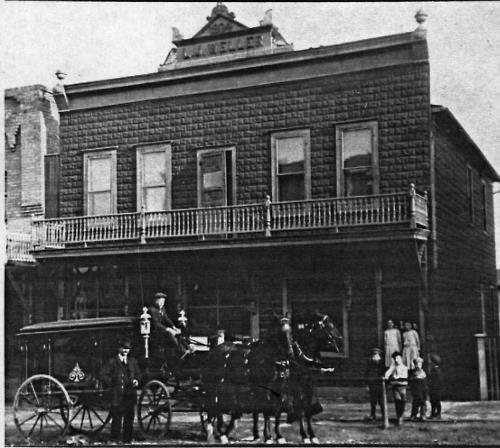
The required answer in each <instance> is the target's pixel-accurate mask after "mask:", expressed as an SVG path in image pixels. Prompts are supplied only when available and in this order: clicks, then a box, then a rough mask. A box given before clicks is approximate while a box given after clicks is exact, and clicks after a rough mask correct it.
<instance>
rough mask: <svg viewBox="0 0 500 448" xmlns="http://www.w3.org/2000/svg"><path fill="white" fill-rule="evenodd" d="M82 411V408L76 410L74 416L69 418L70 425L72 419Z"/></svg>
mask: <svg viewBox="0 0 500 448" xmlns="http://www.w3.org/2000/svg"><path fill="white" fill-rule="evenodd" d="M82 409H83V408H82V407H80V408H79V409H78V411H76V413H75V415H73V417H72V418H71V420H70V423H71V422H73V420H74V419H75V418H76V417H77V415H78V414H79V413H80V412H81V411H82Z"/></svg>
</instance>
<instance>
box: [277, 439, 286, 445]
mask: <svg viewBox="0 0 500 448" xmlns="http://www.w3.org/2000/svg"><path fill="white" fill-rule="evenodd" d="M277 442H278V444H279V445H283V444H284V443H286V439H285V438H284V437H280V438H279V439H278V440H277Z"/></svg>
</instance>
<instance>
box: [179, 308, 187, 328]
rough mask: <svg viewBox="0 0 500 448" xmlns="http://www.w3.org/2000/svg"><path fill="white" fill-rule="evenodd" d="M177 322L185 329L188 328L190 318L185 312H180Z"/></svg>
mask: <svg viewBox="0 0 500 448" xmlns="http://www.w3.org/2000/svg"><path fill="white" fill-rule="evenodd" d="M177 320H178V321H179V324H180V325H182V326H183V327H186V326H187V321H188V318H187V316H186V312H185V311H184V310H180V311H179V317H178V318H177Z"/></svg>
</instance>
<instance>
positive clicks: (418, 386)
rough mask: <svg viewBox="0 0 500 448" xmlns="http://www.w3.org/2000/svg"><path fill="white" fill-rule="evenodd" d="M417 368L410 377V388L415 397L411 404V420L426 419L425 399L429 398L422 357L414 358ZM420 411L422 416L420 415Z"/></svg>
mask: <svg viewBox="0 0 500 448" xmlns="http://www.w3.org/2000/svg"><path fill="white" fill-rule="evenodd" d="M413 364H414V366H415V369H414V370H413V371H412V373H411V377H410V389H411V395H412V397H413V401H412V405H411V420H414V421H415V420H420V421H423V420H424V419H425V401H426V399H427V375H426V373H425V371H424V369H423V368H422V366H423V364H424V360H423V359H422V358H420V357H418V358H415V359H414V360H413ZM419 412H420V417H419V416H418V414H419Z"/></svg>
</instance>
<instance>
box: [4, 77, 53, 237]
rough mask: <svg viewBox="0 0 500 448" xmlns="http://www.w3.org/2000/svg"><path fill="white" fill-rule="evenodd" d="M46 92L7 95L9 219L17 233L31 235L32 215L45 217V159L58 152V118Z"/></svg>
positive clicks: (29, 89)
mask: <svg viewBox="0 0 500 448" xmlns="http://www.w3.org/2000/svg"><path fill="white" fill-rule="evenodd" d="M45 90H46V89H45V87H44V86H41V85H34V86H26V87H18V88H14V89H7V90H6V91H5V132H6V140H5V170H6V173H7V175H6V178H7V183H6V195H7V197H6V215H7V219H8V221H9V229H11V230H14V231H29V223H30V215H31V214H32V213H34V214H37V215H43V210H44V178H43V176H44V170H43V166H44V160H43V157H44V154H45V153H48V154H53V153H57V152H59V122H58V119H59V117H58V113H57V110H56V109H55V105H54V100H53V99H52V97H51V96H50V95H47V94H45V93H44V91H45Z"/></svg>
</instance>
